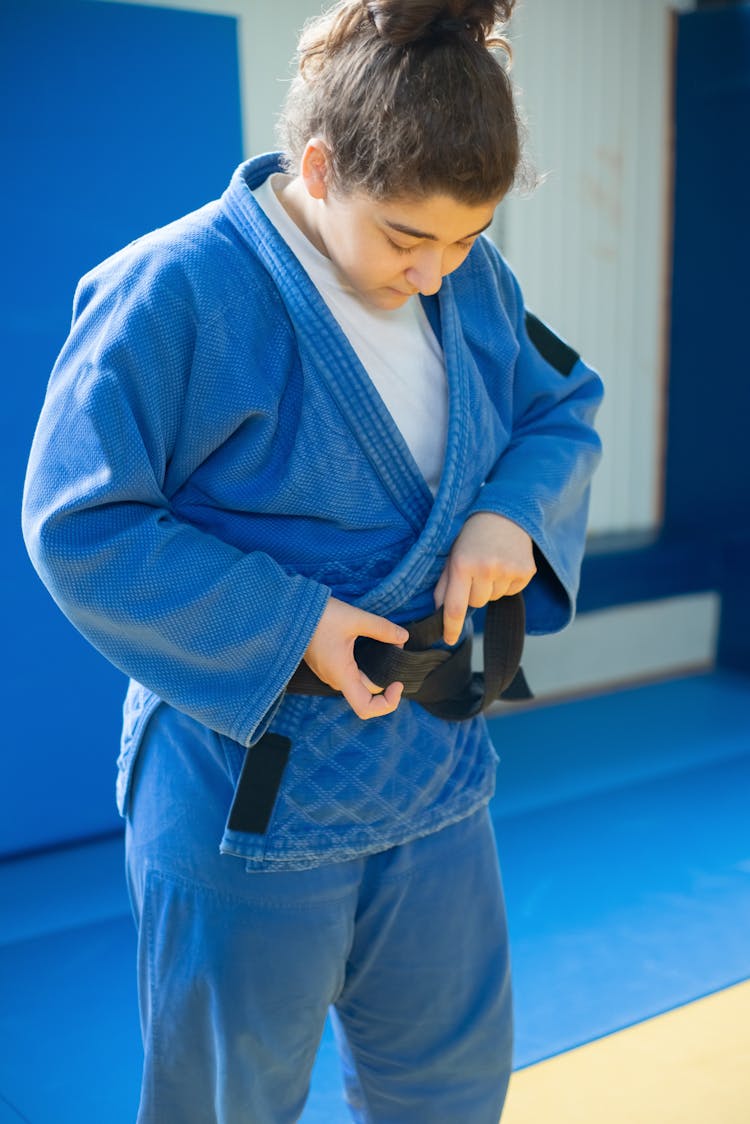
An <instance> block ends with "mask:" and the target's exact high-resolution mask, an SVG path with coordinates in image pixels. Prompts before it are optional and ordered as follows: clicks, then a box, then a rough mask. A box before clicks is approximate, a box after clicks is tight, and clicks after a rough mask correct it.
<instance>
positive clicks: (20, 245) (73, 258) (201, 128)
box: [0, 0, 242, 855]
mask: <svg viewBox="0 0 750 1124" xmlns="http://www.w3.org/2000/svg"><path fill="white" fill-rule="evenodd" d="M0 73H2V76H3V81H2V86H3V93H2V96H3V100H4V101H5V102H6V104H5V105H4V106H3V109H2V113H0V151H2V153H3V157H4V159H3V175H2V177H0V199H1V200H2V213H3V219H4V232H3V258H4V266H5V267H6V268H5V269H4V270H3V272H2V282H1V283H2V290H1V292H0V297H1V299H0V309H1V310H2V311H1V312H0V316H1V317H2V320H1V321H0V349H1V354H2V360H3V371H4V376H5V377H4V379H3V389H4V393H5V408H4V410H3V420H2V427H3V432H2V441H0V456H2V464H1V466H0V469H1V471H2V487H1V488H0V504H1V505H2V510H1V515H2V521H1V526H2V535H3V545H2V552H0V559H1V561H0V565H1V566H2V571H1V572H2V582H3V590H4V594H5V598H4V601H5V606H4V624H5V629H4V634H5V645H4V652H5V659H4V664H5V668H4V675H3V680H2V690H3V695H4V698H3V712H4V730H3V742H4V745H3V753H2V758H0V761H1V764H0V855H3V854H8V853H13V852H21V851H26V850H31V849H35V848H38V847H42V846H48V845H50V844H55V843H59V842H64V841H68V840H72V839H79V838H84V837H86V836H88V835H91V834H97V833H103V832H107V831H110V830H113V829H115V828H117V826H118V824H119V820H118V818H117V815H116V812H115V810H114V802H113V784H114V761H115V756H116V751H117V740H118V734H119V719H120V705H121V699H122V695H123V693H124V688H125V680H124V678H123V677H122V676H121V675H120V674H119V673H118V672H116V671H114V670H113V669H112V668H110V667H109V665H108V664H107V663H106V662H105V661H104V660H103V659H102V658H101V657H100V656H99V655H98V654H97V653H96V652H94V651H93V650H92V649H90V648H89V646H88V645H87V644H86V642H85V641H83V640H82V639H81V638H80V637H79V636H78V634H77V633H76V632H75V631H74V630H73V628H72V627H71V626H70V625H69V624H68V623H67V621H65V619H64V618H63V617H62V616H61V615H60V613H59V612H58V610H57V609H56V608H55V606H54V605H53V603H52V601H51V600H50V598H49V597H48V595H47V593H46V591H45V590H44V588H43V587H42V585H41V584H40V583H39V581H38V579H37V578H36V575H35V574H34V572H33V570H32V568H31V565H30V563H29V562H28V560H27V558H26V554H25V550H24V546H23V542H22V539H21V534H20V518H19V510H20V500H21V490H22V484H23V474H24V469H25V462H26V457H27V455H28V449H29V446H30V443H31V437H32V434H33V429H34V425H35V422H36V418H37V416H38V413H39V409H40V407H41V404H42V399H43V396H44V390H45V386H46V383H47V379H48V377H49V372H50V370H51V367H52V364H53V362H54V359H55V356H56V354H57V352H58V351H59V349H60V347H61V345H62V343H63V341H64V338H65V335H66V332H67V329H68V325H69V322H70V309H71V301H72V296H73V290H74V288H75V284H76V281H77V280H78V278H79V277H80V276H81V275H82V274H83V273H84V272H86V270H87V269H89V268H90V267H91V266H93V265H94V264H95V263H96V262H98V261H100V260H102V259H103V258H104V257H106V256H107V255H108V254H110V253H112V252H113V251H114V250H116V249H118V248H119V247H120V246H122V245H124V244H125V243H126V242H128V241H130V240H131V239H132V238H135V237H137V236H138V235H139V234H142V233H143V232H144V231H146V230H149V229H153V228H154V227H156V226H159V225H162V224H163V223H165V222H168V221H170V220H172V219H174V218H176V217H178V216H179V215H180V214H183V213H185V212H187V211H190V210H192V209H194V208H195V207H198V206H201V205H202V204H203V203H205V202H207V201H208V200H209V199H211V198H214V197H216V196H217V195H218V194H220V192H221V191H222V190H223V188H224V186H225V184H226V182H227V181H228V179H229V176H230V175H231V172H232V171H233V169H234V167H235V166H236V164H237V163H238V162H239V161H240V159H241V158H242V143H241V118H240V99H239V76H238V65H237V35H236V21H235V20H234V19H230V18H227V17H222V16H214V15H204V14H202V13H195V12H182V11H175V10H168V9H159V8H150V7H141V6H137V5H130V4H127V5H126V4H107V3H98V2H96V0H91V2H87V0H49V2H46V3H45V2H43V0H3V3H2V4H0Z"/></svg>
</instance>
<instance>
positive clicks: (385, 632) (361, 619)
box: [356, 609, 409, 647]
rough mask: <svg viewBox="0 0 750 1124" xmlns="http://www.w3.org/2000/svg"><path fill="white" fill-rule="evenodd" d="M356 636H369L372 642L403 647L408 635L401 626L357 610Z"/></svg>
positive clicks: (362, 610) (373, 614)
mask: <svg viewBox="0 0 750 1124" xmlns="http://www.w3.org/2000/svg"><path fill="white" fill-rule="evenodd" d="M356 627H357V635H358V636H369V637H370V638H371V639H372V640H380V641H381V642H382V643H383V644H396V645H398V646H399V647H403V645H404V644H405V643H406V641H407V640H408V639H409V633H408V632H407V631H406V629H405V628H402V627H401V625H398V624H394V623H393V621H389V620H386V619H385V617H378V616H376V615H375V613H366V612H365V611H364V609H359V610H358V619H357V622H356Z"/></svg>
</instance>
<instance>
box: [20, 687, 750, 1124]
mask: <svg viewBox="0 0 750 1124" xmlns="http://www.w3.org/2000/svg"><path fill="white" fill-rule="evenodd" d="M711 680H714V682H713V686H714V687H715V688H716V690H715V691H713V693H712V690H711V686H712V684H711ZM745 682H746V681H745ZM741 686H742V684H741V683H738V682H737V681H734V680H731V679H728V680H722V679H719V678H718V677H706V679H705V680H684V681H682V686H681V687H678V685H677V684H661V685H659V686H658V687H657V688H641V689H639V690H640V691H641V692H643V691H645V692H647V693H646V695H643V694H639V693H638V692H635V691H633V692H623V693H621V694H620V695H618V696H606V698H604V697H603V698H602V699H601V700H587V702H586V703H585V704H584V703H570V704H565V706H563V707H545V708H541V709H540V710H538V711H533V712H528V713H526V714H520V713H519V714H518V715H513V716H511V717H510V718H509V719H508V721H507V722H506V721H505V720H504V719H503V720H502V721H503V723H504V725H503V726H502V727H501V731H502V737H503V739H504V740H505V741H506V748H505V750H503V747H502V746H501V747H500V750H501V753H502V756H503V764H502V765H501V768H500V772H499V789H498V796H497V797H496V799H495V801H494V802H493V806H492V811H493V819H494V822H495V829H496V833H497V838H498V850H499V853H500V858H501V864H502V868H503V876H504V881H505V888H506V897H507V901H508V913H509V918H510V928H511V949H512V956H513V969H514V979H515V996H516V1020H517V1042H516V1066H517V1067H519V1066H524V1065H527V1064H530V1063H531V1062H534V1061H537V1060H539V1059H541V1058H544V1057H548V1056H550V1055H552V1054H555V1053H557V1052H558V1051H560V1050H565V1049H569V1048H571V1047H573V1046H576V1045H579V1044H580V1043H582V1042H585V1041H590V1040H591V1039H593V1038H596V1037H598V1036H600V1035H602V1034H606V1033H609V1032H611V1031H613V1030H617V1029H620V1028H621V1027H623V1026H626V1025H629V1024H630V1023H633V1022H636V1021H640V1020H641V1019H643V1018H646V1017H649V1016H650V1015H653V1014H657V1013H659V1012H661V1011H663V1010H667V1009H669V1008H671V1007H674V1006H676V1005H678V1004H681V1003H685V1002H688V1001H689V1000H691V999H695V998H697V997H698V996H700V995H703V994H706V993H709V992H711V991H714V990H717V989H719V988H721V987H725V986H727V985H729V984H732V983H735V982H737V981H738V980H741V979H745V978H748V977H750V942H748V941H747V933H748V931H749V930H750V829H749V828H748V822H749V817H748V816H747V810H746V809H747V797H746V793H747V792H748V789H749V788H750V744H748V737H749V736H750V730H749V723H748V718H747V714H748V709H747V706H748V702H747V700H748V694H747V688H745V693H744V699H743V698H742V697H741V692H740V691H739V689H738V688H739V687H741ZM659 692H662V693H661V705H660V704H659ZM665 700H666V701H665ZM667 702H668V706H667V705H666V704H667ZM592 703H594V704H596V705H595V706H594V707H593V708H592V709H590V710H589V711H588V712H587V714H586V715H585V716H584V717H585V720H586V722H587V723H588V725H587V727H586V730H585V737H584V738H581V737H580V734H581V716H582V713H583V711H582V710H581V709H578V710H577V709H576V708H585V707H591V704H592ZM740 703H742V706H741V707H740ZM662 708H663V709H662ZM691 708H692V711H691ZM670 711H671V715H670V714H669V712H670ZM511 727H513V729H512V730H511ZM524 730H525V731H526V733H525V734H524V733H523V731H524ZM524 738H525V739H526V740H525V741H524ZM586 739H589V740H588V741H587V740H586ZM743 739H744V740H743ZM592 741H593V742H594V743H595V745H594V747H593V749H592V745H591V742H592ZM706 742H708V743H709V744H708V746H706V744H705V743H706ZM681 744H682V752H680V749H681ZM523 752H525V753H526V755H527V756H526V758H525V759H524V757H523V756H522V753H523ZM713 757H715V758H716V759H713ZM592 762H593V764H592ZM524 766H525V770H526V771H525V770H524ZM592 769H593V772H594V773H595V777H594V778H592ZM539 786H540V787H541V789H542V791H543V792H544V793H546V797H545V800H544V803H543V806H542V804H541V802H540V800H541V798H540V796H539ZM120 849H121V842H120V841H119V840H115V841H111V842H109V843H102V844H98V845H96V846H94V847H92V848H88V849H86V848H84V849H82V850H80V851H77V852H72V853H68V854H67V855H66V853H64V852H60V853H58V854H56V855H49V856H42V857H40V858H39V859H35V860H30V866H27V869H26V872H25V873H23V872H21V873H19V871H21V866H18V867H16V866H14V864H6V866H5V867H4V868H0V900H2V901H3V903H4V907H5V910H6V912H4V916H3V927H2V934H0V935H1V936H2V941H0V995H2V1009H1V1010H0V1040H1V1041H2V1042H3V1050H2V1052H0V1124H6V1121H7V1124H18V1121H21V1122H23V1121H26V1122H27V1124H102V1122H106V1124H132V1122H133V1120H134V1119H135V1110H136V1104H137V1099H138V1084H139V1074H140V1042H139V1034H138V1018H137V1010H136V995H135V933H134V930H133V926H132V922H131V920H130V918H129V916H127V914H126V911H127V901H126V897H125V890H124V880H123V875H122V861H121V853H120ZM21 865H22V864H21ZM30 871H33V872H34V876H33V878H31V879H30V877H29V873H30ZM30 887H31V890H30V889H29V888H30ZM71 902H74V903H75V904H74V908H75V910H77V911H78V914H77V916H73V915H72V911H71ZM66 911H67V912H66ZM6 919H7V923H6ZM76 920H77V921H80V922H82V923H80V924H76V927H72V925H71V922H72V921H76ZM302 1119H303V1121H304V1124H338V1122H339V1121H341V1122H342V1124H343V1122H344V1121H346V1120H347V1119H348V1116H347V1114H346V1111H345V1109H344V1107H343V1104H342V1101H341V1085H340V1078H339V1074H338V1066H337V1061H336V1055H335V1047H334V1044H333V1038H332V1035H331V1033H330V1030H328V1029H327V1030H326V1034H325V1037H324V1040H323V1043H322V1046H321V1051H320V1054H319V1058H318V1063H317V1065H316V1069H315V1073H314V1077H313V1088H312V1092H311V1096H310V1100H309V1103H308V1106H307V1108H306V1110H305V1114H304V1116H303V1118H302Z"/></svg>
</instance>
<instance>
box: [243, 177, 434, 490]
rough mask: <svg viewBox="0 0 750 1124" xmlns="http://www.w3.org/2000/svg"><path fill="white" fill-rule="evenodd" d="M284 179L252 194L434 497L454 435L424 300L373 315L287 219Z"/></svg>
mask: <svg viewBox="0 0 750 1124" xmlns="http://www.w3.org/2000/svg"><path fill="white" fill-rule="evenodd" d="M285 178H286V177H285V176H283V175H282V174H280V173H277V174H276V175H273V176H271V177H269V178H268V179H267V180H265V181H264V182H263V183H262V184H261V185H260V187H258V188H256V189H255V190H254V191H253V195H254V196H255V199H256V200H257V202H258V204H259V205H260V206H261V207H262V208H263V210H264V211H265V213H266V215H267V216H268V218H269V219H270V221H271V222H272V223H273V225H274V226H275V227H276V229H277V230H278V232H279V234H280V235H281V237H282V238H283V239H284V241H285V242H286V243H287V245H288V246H289V248H290V249H291V250H292V252H293V253H294V255H295V257H296V258H297V259H298V260H299V262H300V264H301V265H302V267H303V269H304V270H305V272H306V273H307V274H308V276H309V277H310V280H311V281H312V283H313V284H314V285H315V288H316V289H317V290H318V292H319V293H320V295H321V296H322V297H323V300H324V301H325V302H326V304H327V305H328V307H329V309H330V310H331V312H332V314H333V316H334V317H335V318H336V320H337V321H338V323H339V325H340V327H341V329H342V331H343V332H344V334H345V335H346V337H347V339H348V340H349V342H350V344H351V345H352V347H353V348H354V351H355V352H356V354H357V357H358V359H359V361H360V362H361V364H362V366H363V367H364V368H365V370H366V371H367V373H368V375H369V376H370V378H371V380H372V382H373V384H374V385H375V388H376V389H377V391H378V394H379V395H380V397H381V398H382V400H383V402H384V403H385V405H386V407H387V409H388V411H389V413H390V414H391V416H392V417H393V420H394V421H395V423H396V425H397V426H398V428H399V429H400V431H401V433H402V435H403V437H404V440H405V441H406V444H407V445H408V446H409V449H410V451H411V454H412V456H413V457H414V460H415V461H416V463H417V465H418V466H419V469H420V471H421V473H422V475H423V476H424V478H425V480H426V481H427V484H428V485H429V487H430V490H431V491H432V494H433V495H434V494H435V493H436V492H437V489H438V484H439V483H440V474H441V472H442V469H443V461H444V458H445V439H446V432H447V428H448V384H447V380H446V374H445V362H444V359H443V352H442V349H441V347H440V344H439V343H438V340H437V339H436V337H435V333H434V332H433V330H432V328H431V327H430V323H429V321H428V319H427V316H426V315H425V311H424V309H423V308H422V303H421V301H420V300H419V298H418V297H411V298H410V299H409V300H408V301H407V302H406V303H405V304H404V305H402V306H401V308H396V309H379V308H372V307H371V306H369V305H368V304H366V302H365V301H364V300H363V299H362V298H361V297H360V296H359V295H358V294H357V293H356V292H354V290H353V289H347V288H346V287H345V285H344V284H343V283H342V281H341V279H340V277H339V275H338V274H337V272H336V269H335V266H334V265H333V262H331V260H330V259H329V258H327V257H326V256H325V255H324V254H322V253H321V252H320V251H319V250H318V249H317V248H316V247H315V246H313V244H312V242H310V241H309V239H308V238H307V237H306V236H305V235H304V234H303V233H302V231H301V230H300V229H299V227H298V226H297V224H296V223H295V222H294V221H293V219H292V218H291V217H290V216H289V215H288V214H287V212H286V211H285V209H284V207H283V206H282V204H281V202H280V201H279V199H278V198H277V197H276V193H275V191H274V187H275V186H280V185H281V184H282V183H283V182H284V180H285Z"/></svg>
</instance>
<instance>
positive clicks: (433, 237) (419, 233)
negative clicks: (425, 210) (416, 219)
mask: <svg viewBox="0 0 750 1124" xmlns="http://www.w3.org/2000/svg"><path fill="white" fill-rule="evenodd" d="M493 217H494V216H493ZM491 222H492V219H490V220H489V221H488V222H486V223H485V224H484V226H480V228H479V230H472V232H471V234H464V236H463V238H457V239H456V241H457V242H465V241H466V239H467V238H474V237H476V235H477V234H481V233H482V231H483V230H486V229H487V227H488V226H489V225H490V223H491ZM385 225H386V226H389V227H390V228H391V230H397V231H398V232H399V234H408V235H409V237H410V238H428V239H429V240H430V241H431V242H439V241H440V239H439V238H438V236H437V234H428V233H427V231H426V230H415V229H414V227H413V226H404V224H403V223H400V222H390V221H389V220H388V219H386V220H385Z"/></svg>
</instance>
